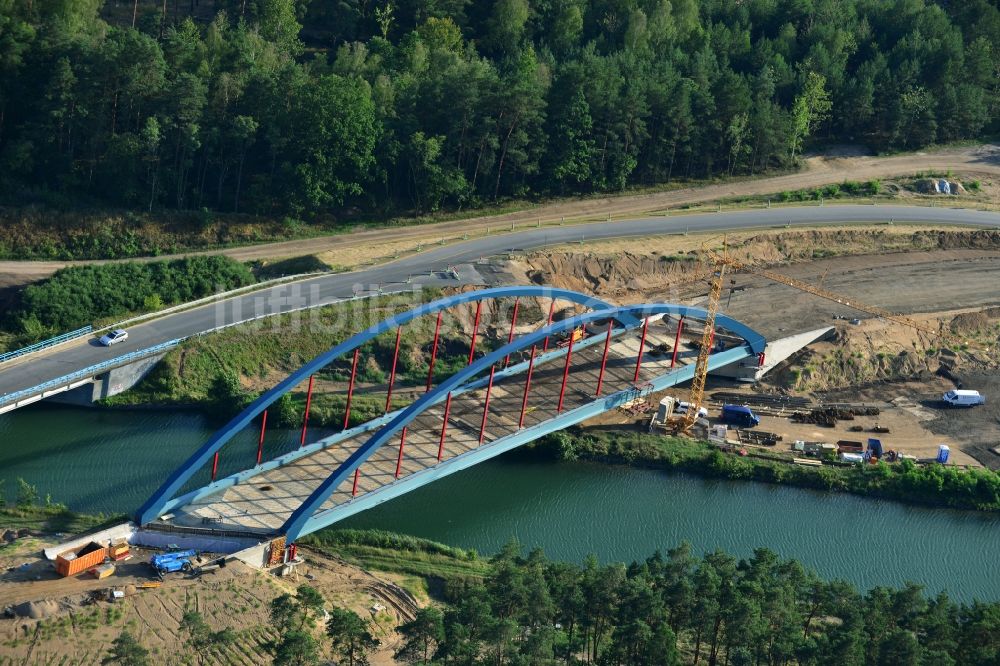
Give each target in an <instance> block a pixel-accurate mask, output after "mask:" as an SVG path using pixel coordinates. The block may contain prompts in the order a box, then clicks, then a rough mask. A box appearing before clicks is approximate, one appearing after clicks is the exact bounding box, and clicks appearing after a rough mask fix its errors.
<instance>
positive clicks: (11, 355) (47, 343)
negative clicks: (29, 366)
mask: <svg viewBox="0 0 1000 666" xmlns="http://www.w3.org/2000/svg"><path fill="white" fill-rule="evenodd" d="M93 330H94V327H93V326H90V325H89V324H88V325H87V326H84V327H83V328H78V329H76V330H75V331H70V332H69V333H63V334H62V335H57V336H55V337H54V338H49V339H48V340H42V341H41V342H36V343H35V344H33V345H28V346H27V347H22V348H20V349H15V350H14V351H9V352H5V353H3V354H0V363H3V362H5V361H10V360H11V359H15V358H18V357H19V356H24V355H26V354H31V353H33V352H36V351H40V350H42V349H48V348H49V347H55V346H56V345H61V344H62V343H64V342H69V341H70V340H75V339H77V338H79V337H81V336H84V335H87V334H88V333H90V332H91V331H93Z"/></svg>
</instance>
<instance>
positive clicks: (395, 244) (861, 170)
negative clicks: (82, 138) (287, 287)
mask: <svg viewBox="0 0 1000 666" xmlns="http://www.w3.org/2000/svg"><path fill="white" fill-rule="evenodd" d="M947 170H951V171H952V172H954V173H956V174H962V177H963V178H964V177H966V176H970V177H973V176H976V175H980V174H981V175H984V176H1000V146H998V145H984V146H967V147H958V148H948V149H944V150H939V151H929V152H921V153H913V154H907V155H897V156H893V157H878V156H864V155H861V156H859V155H856V154H854V151H846V154H845V152H844V151H835V154H832V155H828V156H824V155H819V156H813V157H810V158H808V159H806V160H805V165H804V168H803V170H802V171H800V172H797V173H793V174H788V175H783V176H773V177H767V178H752V179H747V180H737V181H731V182H726V183H719V184H713V185H705V186H699V187H685V188H679V189H673V190H667V191H660V192H650V193H644V194H629V195H622V196H606V197H595V198H589V199H575V200H574V199H571V200H561V201H557V202H553V203H549V204H543V205H540V206H536V207H533V208H530V209H527V210H523V211H518V212H513V213H507V214H502V215H492V216H481V217H473V218H468V219H462V220H452V221H448V222H439V223H435V224H425V225H419V226H410V227H396V228H391V229H374V230H369V231H358V232H355V233H351V234H343V235H336V236H328V237H325V238H310V239H303V240H296V241H287V242H280V243H268V244H263V245H251V246H246V247H238V248H230V249H227V250H222V251H220V252H211V254H225V255H227V256H230V257H232V258H234V259H237V260H239V261H250V260H254V259H276V258H282V257H294V256H301V255H309V254H312V255H319V256H320V257H321V258H322V259H323V260H324V261H327V262H328V263H331V264H336V265H339V266H343V267H346V268H352V267H356V266H360V265H364V264H368V263H371V262H374V261H384V260H386V259H391V258H392V257H393V256H395V255H398V254H400V253H404V252H410V251H412V250H413V249H414V248H415V247H416V246H417V245H418V244H420V243H424V244H431V243H437V242H440V241H441V240H443V239H447V240H455V239H460V238H461V237H462V236H463V235H465V234H473V233H482V232H484V231H486V230H487V228H493V229H497V228H508V229H509V228H511V226H512V225H513V226H514V227H517V226H522V227H523V226H532V225H535V224H537V223H541V224H545V223H551V222H557V221H560V220H566V221H583V220H602V219H608V217H609V216H610V217H611V218H614V217H619V218H620V217H625V216H636V215H642V214H644V213H651V212H656V211H663V210H667V209H670V208H675V207H678V206H684V205H689V204H696V203H704V202H707V201H717V200H721V199H728V198H733V197H743V196H753V195H760V194H772V193H777V192H783V191H794V190H798V189H804V188H811V187H818V186H822V185H828V184H831V183H840V182H843V181H844V180H848V179H850V180H857V181H866V180H871V179H876V178H879V179H882V178H891V177H895V176H900V175H906V174H913V173H916V172H919V171H947ZM984 196H987V197H988V196H990V193H986V194H985V195H984ZM994 196H995V195H994ZM168 258H170V257H158V259H168ZM71 263H74V262H11V261H6V262H0V287H3V286H5V285H7V286H10V285H12V284H14V285H16V284H24V283H26V282H28V281H31V280H37V279H41V278H43V277H45V276H46V275H49V274H51V273H52V272H53V271H55V270H57V269H58V268H61V267H63V266H66V265H70V264H71Z"/></svg>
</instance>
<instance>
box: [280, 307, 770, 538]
mask: <svg viewBox="0 0 1000 666" xmlns="http://www.w3.org/2000/svg"><path fill="white" fill-rule="evenodd" d="M665 314H673V315H678V316H683V317H691V318H693V319H700V320H702V321H704V318H705V317H706V316H707V313H706V312H705V310H704V309H702V308H695V307H690V306H684V305H677V304H670V303H660V304H656V303H652V304H650V303H647V304H643V305H632V306H623V307H614V306H612V307H609V308H607V309H603V310H593V311H591V312H587V313H584V314H582V315H577V316H575V317H572V318H569V319H565V320H563V321H560V322H556V323H553V324H551V325H549V326H546V327H543V328H541V329H539V330H536V331H533V332H532V333H529V334H527V335H524V336H521V337H519V338H517V339H515V340H514V341H512V342H510V343H508V344H506V345H504V346H503V347H500V348H498V349H496V350H494V351H492V352H490V353H488V354H486V355H485V356H483V357H482V358H480V359H478V360H477V361H475V362H473V363H471V364H469V365H468V366H466V367H465V368H463V369H462V370H460V371H459V372H457V373H455V374H454V375H452V376H451V377H449V378H448V379H446V380H445V381H443V382H442V383H441V384H439V385H438V386H436V387H435V388H434V389H433V390H431V391H429V392H427V393H425V394H424V395H422V396H421V397H420V398H418V399H417V400H416V401H414V402H413V403H412V404H410V405H409V406H407V407H405V408H404V409H402V410H400V411H399V412H398V413H397V414H396V416H395V417H394V418H393V419H392V420H390V421H389V422H388V423H386V424H385V425H384V426H382V427H381V428H379V429H378V431H377V432H376V433H375V434H373V435H372V436H371V437H369V438H368V440H367V441H366V442H365V443H364V444H362V445H361V446H360V447H358V448H357V449H356V450H355V451H354V452H353V453H352V454H351V455H350V456H348V458H347V460H345V461H344V462H343V463H341V465H340V466H339V467H338V468H337V469H336V470H334V472H333V473H331V474H330V475H329V476H328V477H327V478H326V479H325V480H324V481H323V482H322V483H320V485H319V486H317V487H316V489H315V490H314V491H313V492H312V494H311V495H310V496H309V497H308V498H307V499H306V500H305V501H304V502H302V504H300V505H299V507H298V508H297V509H296V510H295V511H294V512H292V514H291V515H290V516H289V517H288V519H287V520H286V521H285V523H284V525H282V527H281V532H282V533H283V534H284V535H285V536H286V537H287V539H288V540H289V541H294V540H295V539H297V538H298V537H299V536H300V535H302V534H303V533H305V530H306V529H307V526H308V524H309V522H310V520H311V519H312V518H313V516H314V514H316V512H317V511H318V510H319V509H320V508H321V507H322V505H323V503H324V502H325V501H326V500H327V499H328V498H329V497H330V495H331V494H333V492H334V491H335V490H336V489H337V487H338V486H339V485H340V484H341V483H342V482H343V481H344V480H345V479H346V478H347V477H348V475H350V474H352V473H353V472H354V470H355V469H357V468H358V467H359V466H360V465H361V464H362V463H363V462H364V461H365V460H367V459H368V458H369V457H370V456H371V455H372V454H374V453H375V451H376V450H378V449H379V448H380V447H382V446H383V445H384V444H386V443H387V442H388V441H389V439H390V438H391V437H393V435H395V434H396V433H397V432H399V431H400V430H401V429H402V428H403V427H404V426H406V425H408V424H409V423H411V422H412V421H413V420H414V419H415V418H416V417H417V416H419V415H420V414H421V413H423V412H424V411H426V410H427V409H428V408H430V407H432V406H433V405H435V404H437V403H439V402H441V401H442V400H443V399H444V397H445V396H446V395H447V394H448V393H449V392H451V391H454V390H455V389H456V388H459V387H461V386H462V385H463V383H464V382H465V381H466V380H470V379H473V378H474V377H476V375H478V374H480V373H482V372H484V371H486V370H488V369H489V368H490V366H493V365H495V364H497V363H499V362H501V361H502V360H503V359H504V358H505V357H507V356H509V355H510V354H512V353H514V352H517V351H520V350H522V349H525V348H528V347H531V346H534V345H537V344H538V343H540V342H542V341H543V340H545V339H546V338H548V337H551V336H553V335H557V334H559V333H564V332H567V331H572V330H573V329H575V328H577V327H578V326H581V325H585V324H588V323H593V322H596V321H602V320H609V321H610V320H614V321H616V322H618V323H620V324H622V325H623V330H628V329H630V328H634V327H635V326H637V325H638V321H637V320H641V319H644V318H646V317H650V316H653V315H665ZM715 323H716V326H718V327H720V328H723V329H725V330H727V331H729V332H731V333H735V334H736V335H738V336H740V337H741V338H742V339H743V341H744V343H745V344H744V347H745V349H746V350H747V352H746V356H748V357H749V356H754V355H757V354H760V353H762V352H763V351H764V347H765V345H766V340H765V338H764V336H762V335H761V334H760V333H757V332H756V331H754V330H753V329H751V328H750V327H748V326H746V325H745V324H742V323H741V322H739V321H737V320H735V319H732V318H731V317H728V316H726V315H722V314H718V315H716V319H715Z"/></svg>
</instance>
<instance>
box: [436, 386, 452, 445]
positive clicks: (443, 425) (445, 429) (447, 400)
mask: <svg viewBox="0 0 1000 666" xmlns="http://www.w3.org/2000/svg"><path fill="white" fill-rule="evenodd" d="M450 414H451V393H449V394H448V397H447V398H445V400H444V418H443V419H442V420H441V439H439V440H438V462H441V456H443V455H444V438H445V435H446V434H447V433H448V416H449V415H450Z"/></svg>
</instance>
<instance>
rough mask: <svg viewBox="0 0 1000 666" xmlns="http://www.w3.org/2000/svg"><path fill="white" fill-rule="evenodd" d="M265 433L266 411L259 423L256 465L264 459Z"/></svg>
mask: <svg viewBox="0 0 1000 666" xmlns="http://www.w3.org/2000/svg"><path fill="white" fill-rule="evenodd" d="M265 432H267V410H266V409H265V410H264V417H263V418H262V419H261V421H260V439H258V440H257V464H258V465H259V464H260V461H261V460H263V458H264V433H265Z"/></svg>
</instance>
